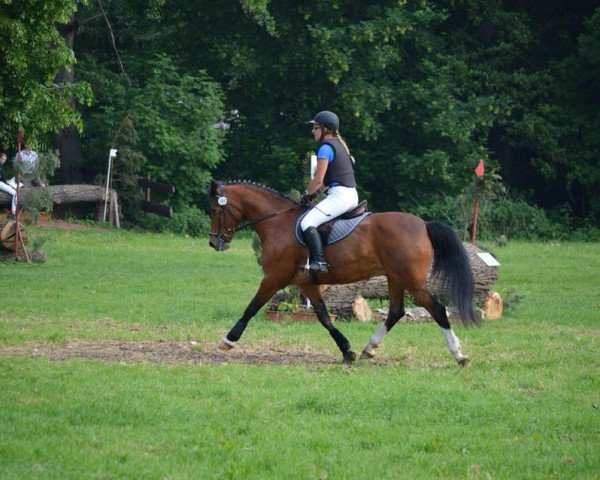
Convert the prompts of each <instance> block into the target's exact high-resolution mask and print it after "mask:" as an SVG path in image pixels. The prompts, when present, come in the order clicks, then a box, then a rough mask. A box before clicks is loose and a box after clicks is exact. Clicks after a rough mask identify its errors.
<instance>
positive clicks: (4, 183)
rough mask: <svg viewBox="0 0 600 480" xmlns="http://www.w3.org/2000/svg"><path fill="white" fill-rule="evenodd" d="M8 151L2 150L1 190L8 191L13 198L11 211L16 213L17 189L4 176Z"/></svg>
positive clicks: (0, 160)
mask: <svg viewBox="0 0 600 480" xmlns="http://www.w3.org/2000/svg"><path fill="white" fill-rule="evenodd" d="M7 158H8V157H7V156H6V152H0V191H2V192H6V193H8V194H9V195H10V196H11V197H12V198H11V202H10V212H11V214H12V215H14V214H15V212H16V211H17V210H16V206H17V205H16V203H17V191H16V190H15V189H14V188H13V187H12V186H10V185H9V184H8V183H7V180H6V178H5V177H4V164H5V163H6V159H7Z"/></svg>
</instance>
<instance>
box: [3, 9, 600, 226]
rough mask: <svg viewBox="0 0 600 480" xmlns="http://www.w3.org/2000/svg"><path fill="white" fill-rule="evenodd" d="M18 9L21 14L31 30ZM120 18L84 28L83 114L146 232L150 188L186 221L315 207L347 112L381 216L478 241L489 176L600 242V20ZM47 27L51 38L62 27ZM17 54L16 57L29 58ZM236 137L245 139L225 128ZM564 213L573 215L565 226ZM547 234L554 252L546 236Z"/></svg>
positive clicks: (92, 162) (447, 14) (165, 13)
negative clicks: (326, 153) (225, 189)
mask: <svg viewBox="0 0 600 480" xmlns="http://www.w3.org/2000/svg"><path fill="white" fill-rule="evenodd" d="M22 3H23V4H29V3H31V2H30V1H25V2H22ZM54 3H55V4H56V5H55V7H53V8H55V10H56V11H57V12H59V13H60V15H58V14H56V15H55V16H54V17H52V18H54V20H53V21H66V20H67V19H68V16H69V14H70V13H71V12H72V11H73V5H72V4H71V3H70V2H68V1H67V0H63V1H62V2H58V3H57V2H54ZM16 4H17V2H13V3H11V4H10V7H7V8H8V9H9V10H11V15H13V17H14V15H15V13H14V12H16V9H17V7H16V6H15V5H16ZM103 5H104V10H105V12H106V16H107V20H108V22H109V23H110V25H111V30H110V32H109V31H108V28H107V21H106V20H105V19H104V16H103V15H102V14H101V12H100V10H99V5H98V3H96V2H90V3H88V4H85V5H79V6H80V10H79V11H78V12H77V14H76V18H77V19H79V20H85V21H84V22H83V23H82V25H83V28H82V29H80V30H79V31H78V35H77V36H76V39H75V44H74V51H75V56H76V58H77V59H78V63H77V64H76V66H75V73H76V77H77V78H78V79H80V80H83V81H85V82H87V83H83V84H79V86H78V87H76V88H79V89H80V90H78V91H80V92H83V90H81V88H82V85H88V84H89V85H91V86H92V88H93V91H94V95H95V99H96V100H95V103H94V104H93V105H92V106H91V107H90V108H89V109H86V110H84V111H83V112H82V115H83V123H84V124H85V133H84V137H83V139H82V140H83V147H84V151H85V158H86V159H87V166H86V172H85V173H86V175H87V176H88V178H92V177H93V176H94V175H98V174H100V175H102V174H104V172H105V170H106V156H107V151H108V148H110V147H116V148H118V149H119V157H118V159H117V164H116V165H115V168H116V170H115V175H116V177H115V186H116V187H117V188H118V189H119V193H120V194H121V195H122V197H123V199H124V202H123V204H124V206H125V210H126V211H127V212H128V214H130V215H135V209H136V201H138V200H139V197H140V192H139V191H138V190H136V187H135V185H134V183H133V179H134V178H135V177H136V176H137V175H139V174H144V175H150V176H151V177H152V178H153V179H155V180H163V181H168V182H170V183H173V184H175V186H176V188H177V194H176V195H175V197H173V198H172V199H170V202H171V203H172V204H173V206H174V207H175V209H176V210H179V209H182V208H184V207H185V206H189V205H194V204H197V202H198V197H199V196H201V195H203V191H204V186H205V184H206V182H207V181H208V179H209V177H210V176H211V175H213V176H216V177H218V178H249V179H253V180H256V181H259V182H262V183H265V184H268V185H269V186H271V187H274V188H277V189H279V190H281V191H287V190H289V189H290V188H296V189H298V190H302V189H303V188H304V185H305V183H306V180H307V177H308V160H307V159H308V158H309V155H310V153H311V151H312V149H313V148H314V146H315V145H314V142H313V140H312V137H311V135H310V134H309V127H308V126H307V125H306V122H307V121H308V120H309V119H310V118H311V117H312V115H314V113H315V112H317V111H319V110H323V109H330V110H333V111H335V112H336V113H338V115H339V116H340V119H341V131H342V133H343V135H344V136H345V137H346V139H347V140H348V143H349V145H350V147H351V149H352V152H353V154H354V156H355V157H356V159H357V164H356V170H357V179H358V183H359V188H360V193H361V196H362V197H363V198H367V199H368V200H369V202H370V206H371V208H372V209H373V210H375V211H382V210H398V209H401V210H408V211H412V212H415V213H419V214H422V215H424V216H426V217H428V218H436V219H438V220H445V218H444V216H449V217H452V219H453V223H455V224H456V225H458V226H459V227H460V228H461V229H463V230H466V229H467V228H468V226H469V225H468V224H469V221H470V220H469V218H470V216H471V214H472V211H470V205H472V200H473V191H472V186H473V185H472V184H471V182H472V179H473V168H474V167H475V165H476V164H477V162H478V160H479V159H480V158H481V159H484V160H485V161H486V170H487V172H490V171H491V172H493V173H494V174H498V175H501V176H502V179H503V180H502V183H503V184H504V185H505V186H506V187H507V188H508V189H509V191H510V192H511V195H512V196H513V197H514V198H518V199H519V200H518V202H517V203H518V207H515V208H516V209H517V210H519V211H523V208H521V207H522V206H523V205H524V203H523V202H525V203H526V204H527V205H532V206H535V207H537V208H541V209H543V210H544V211H546V212H548V214H547V216H548V218H549V219H551V221H552V222H559V223H561V224H563V225H564V227H567V228H569V229H576V228H580V227H581V228H587V226H591V227H597V226H598V225H600V197H598V196H597V195H596V194H595V190H596V189H597V185H598V184H600V165H599V164H598V161H599V160H598V154H597V152H598V151H599V150H600V133H599V132H600V124H599V121H600V120H599V117H598V113H597V112H598V111H600V96H598V93H597V88H595V85H597V84H598V83H599V82H600V78H599V75H600V73H599V72H600V68H599V67H600V65H599V63H600V36H599V35H600V34H599V32H600V9H598V6H597V5H596V4H595V3H594V2H589V1H586V0H574V1H572V2H564V1H561V0H550V1H548V2H544V3H543V4H540V3H539V2H538V3H536V2H515V1H513V0H491V1H489V0H487V1H484V0H426V1H419V0H408V1H405V2H396V1H392V0H378V1H375V2H356V1H355V0H334V1H332V2H325V3H322V2H321V3H319V2H308V3H307V2H292V1H278V2H269V1H266V0H240V1H237V2H235V1H234V2H232V1H220V0H219V1H213V2H205V1H201V0H190V1H188V2H179V1H175V0H130V1H124V0H103ZM23 8H24V10H23V11H21V13H20V14H19V15H21V17H18V16H17V17H18V18H21V20H19V21H22V16H23V12H24V11H26V10H25V7H23ZM51 10H52V9H50V11H51ZM28 11H32V9H31V8H30V9H29V10H28ZM38 15H39V16H40V21H41V23H42V24H43V25H47V19H46V17H45V16H44V15H46V13H42V12H39V13H38ZM4 17H6V18H4ZM4 17H3V16H2V15H1V14H0V20H2V19H4V21H5V22H7V21H8V20H7V18H11V21H12V17H11V16H10V15H4ZM42 17H43V18H42ZM59 17H60V20H57V19H58V18H59ZM44 22H46V23H44ZM7 25H8V24H7ZM9 27H10V28H13V27H14V26H13V25H12V24H10V25H9ZM111 34H112V35H114V44H113V41H112V37H111ZM50 37H52V38H54V40H56V38H57V37H56V35H54V34H52V35H50V34H49V37H48V38H50ZM11 41H13V44H11V45H10V46H8V47H7V49H6V52H9V51H10V52H11V53H12V52H13V50H14V51H15V52H16V51H17V47H16V45H17V43H14V42H16V40H11ZM40 41H41V40H40ZM47 41H52V40H48V39H47ZM18 45H21V47H22V44H18ZM21 47H19V48H21ZM66 53H68V52H65V51H64V50H62V49H57V50H56V52H55V51H52V54H51V55H49V57H48V59H46V61H45V62H42V65H46V67H48V68H49V67H50V66H55V65H59V64H61V62H62V64H65V63H66V64H70V62H71V61H72V58H67V56H68V55H66ZM15 55H16V54H15ZM18 55H20V56H18V58H21V59H22V58H24V53H23V51H22V50H20V53H19V54H18ZM61 55H62V56H61ZM7 58H8V59H9V60H7V61H11V62H12V61H13V60H11V59H12V57H10V56H9V57H7ZM15 62H16V63H14V64H15V65H21V64H23V62H21V63H19V62H18V61H16V60H15ZM53 68H54V67H53ZM7 71H8V70H7ZM7 78H8V77H7ZM34 78H35V79H36V80H35V82H38V83H39V82H40V77H39V76H37V77H36V76H34ZM0 82H2V83H1V84H2V85H4V84H5V83H6V84H8V83H9V82H8V80H6V81H5V80H0ZM12 85H14V82H13V84H12ZM4 88H5V90H4V91H8V90H6V89H8V88H16V87H11V86H8V85H6V86H4ZM74 88H75V87H74ZM26 90H27V89H26V88H25V89H24V91H26ZM48 91H49V90H48ZM48 91H46V94H48ZM73 91H75V90H73ZM15 93H16V91H15ZM2 95H3V93H2V91H1V90H0V97H1V98H4V97H2ZM48 95H49V94H48ZM53 95H55V94H53ZM56 95H58V94H56ZM71 97H72V95H71ZM53 98H54V97H53ZM82 98H83V97H82ZM55 100H56V98H55ZM0 106H2V104H1V103H0ZM11 108H12V107H11ZM31 110H32V109H31V108H30V107H28V109H24V110H23V111H27V112H29V111H31ZM48 111H50V112H51V111H52V109H51V108H50V109H49V110H48ZM63 113H64V112H63ZM71 113H72V112H71ZM27 115H29V113H28V114H27ZM44 115H46V114H44ZM15 118H16V117H15ZM28 118H29V117H28ZM44 118H46V117H44ZM50 118H56V116H54V117H53V116H52V115H49V116H47V119H46V120H44V121H45V122H46V123H43V122H40V125H42V126H43V125H46V124H47V122H48V121H49V120H48V119H50ZM61 118H62V120H61V121H58V120H57V121H56V122H55V123H56V125H55V127H56V128H58V126H61V125H63V124H64V122H63V120H64V119H65V118H66V117H65V116H64V115H63V117H61ZM221 120H222V121H225V122H227V123H228V124H229V125H230V128H229V129H228V130H227V135H224V134H223V130H218V129H215V128H213V125H214V124H215V123H217V122H218V121H221ZM61 122H62V123H61ZM11 128H13V127H11ZM13 129H14V128H13ZM40 131H48V129H47V128H46V127H43V128H42V130H40ZM7 132H8V131H7ZM6 135H9V134H8V133H6ZM486 175H487V174H486ZM486 181H487V180H486ZM488 200H490V199H488ZM481 201H482V203H483V204H484V206H485V202H486V199H484V198H482V199H481ZM504 207H506V208H508V207H507V206H506V205H504V204H503V208H504ZM510 208H512V207H510ZM534 211H535V208H534V209H533V210H531V212H534ZM562 211H566V212H568V215H566V214H565V215H563V214H561V215H559V216H557V215H556V214H555V213H554V212H562ZM451 212H453V213H451ZM504 214H505V213H502V212H498V214H497V215H495V217H494V218H496V220H498V221H500V220H499V219H500V218H501V217H502V216H503V215H504ZM439 215H441V217H440V216H439ZM532 215H534V214H533V213H532ZM490 218H492V217H490ZM500 223H502V222H500ZM534 225H537V227H536V228H538V227H539V228H540V229H541V230H540V231H539V232H538V233H537V235H538V236H542V237H544V238H545V237H547V236H548V231H547V228H546V227H545V226H544V222H543V221H542V220H540V221H539V222H537V221H536V222H534ZM492 230H494V231H495V227H494V228H493V229H492ZM559 230H561V235H562V229H559Z"/></svg>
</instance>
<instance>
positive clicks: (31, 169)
mask: <svg viewBox="0 0 600 480" xmlns="http://www.w3.org/2000/svg"><path fill="white" fill-rule="evenodd" d="M37 162H38V153H37V152H36V151H35V150H32V149H31V148H30V147H29V145H27V144H24V145H23V150H21V153H20V154H17V155H16V156H15V159H14V160H13V165H14V166H15V167H18V170H19V171H20V173H21V179H22V181H23V184H24V185H25V186H29V185H31V186H34V187H45V186H46V185H45V184H44V183H43V182H42V181H41V180H40V179H38V178H36V177H35V169H36V167H37Z"/></svg>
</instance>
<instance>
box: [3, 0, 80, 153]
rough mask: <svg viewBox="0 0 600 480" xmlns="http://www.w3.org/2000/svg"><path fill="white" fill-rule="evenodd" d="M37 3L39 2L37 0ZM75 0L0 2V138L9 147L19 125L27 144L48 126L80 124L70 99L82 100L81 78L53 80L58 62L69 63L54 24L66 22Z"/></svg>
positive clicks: (42, 137) (70, 58) (40, 136)
mask: <svg viewBox="0 0 600 480" xmlns="http://www.w3.org/2000/svg"><path fill="white" fill-rule="evenodd" d="M40 3H42V4H43V8H41V4H40ZM77 3H78V2H77V1H75V0H56V1H54V0H53V1H52V2H39V1H36V0H18V1H15V0H13V1H10V0H8V1H7V0H4V1H2V2H1V6H0V114H1V115H2V121H1V122H0V143H1V144H2V145H3V146H4V148H9V147H12V148H15V147H16V138H17V131H18V130H19V129H23V130H24V133H25V139H26V141H27V142H28V143H29V144H31V145H37V144H38V143H43V142H44V141H45V140H46V135H47V134H48V133H49V132H52V131H55V130H58V129H60V128H62V127H66V126H68V125H69V124H71V123H74V124H75V125H76V126H77V127H78V128H82V126H83V123H82V120H81V116H80V113H79V112H78V111H77V110H76V109H75V108H74V102H79V103H88V102H89V101H90V100H91V97H92V92H91V89H90V87H89V85H88V84H86V83H85V82H76V83H74V84H64V83H61V84H57V83H55V82H54V77H55V75H56V73H57V72H58V69H59V68H60V67H61V66H72V65H73V63H75V57H74V56H73V52H72V51H71V50H69V49H68V48H67V47H66V45H65V42H64V41H63V39H62V37H61V36H60V34H59V32H58V30H57V28H56V25H57V24H62V23H66V22H68V21H69V18H70V16H71V15H72V14H73V13H74V12H75V10H76V5H77Z"/></svg>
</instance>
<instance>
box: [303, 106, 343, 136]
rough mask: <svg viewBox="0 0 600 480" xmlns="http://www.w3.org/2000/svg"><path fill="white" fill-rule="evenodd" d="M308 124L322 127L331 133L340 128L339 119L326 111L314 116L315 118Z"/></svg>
mask: <svg viewBox="0 0 600 480" xmlns="http://www.w3.org/2000/svg"><path fill="white" fill-rule="evenodd" d="M308 123H312V124H313V125H315V124H317V125H323V126H324V127H326V128H328V129H329V130H332V131H335V130H337V129H338V128H340V119H339V118H338V116H337V115H336V114H335V113H333V112H330V111H328V110H324V111H322V112H319V113H317V114H316V115H315V118H313V119H312V120H311V121H310V122H308Z"/></svg>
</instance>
